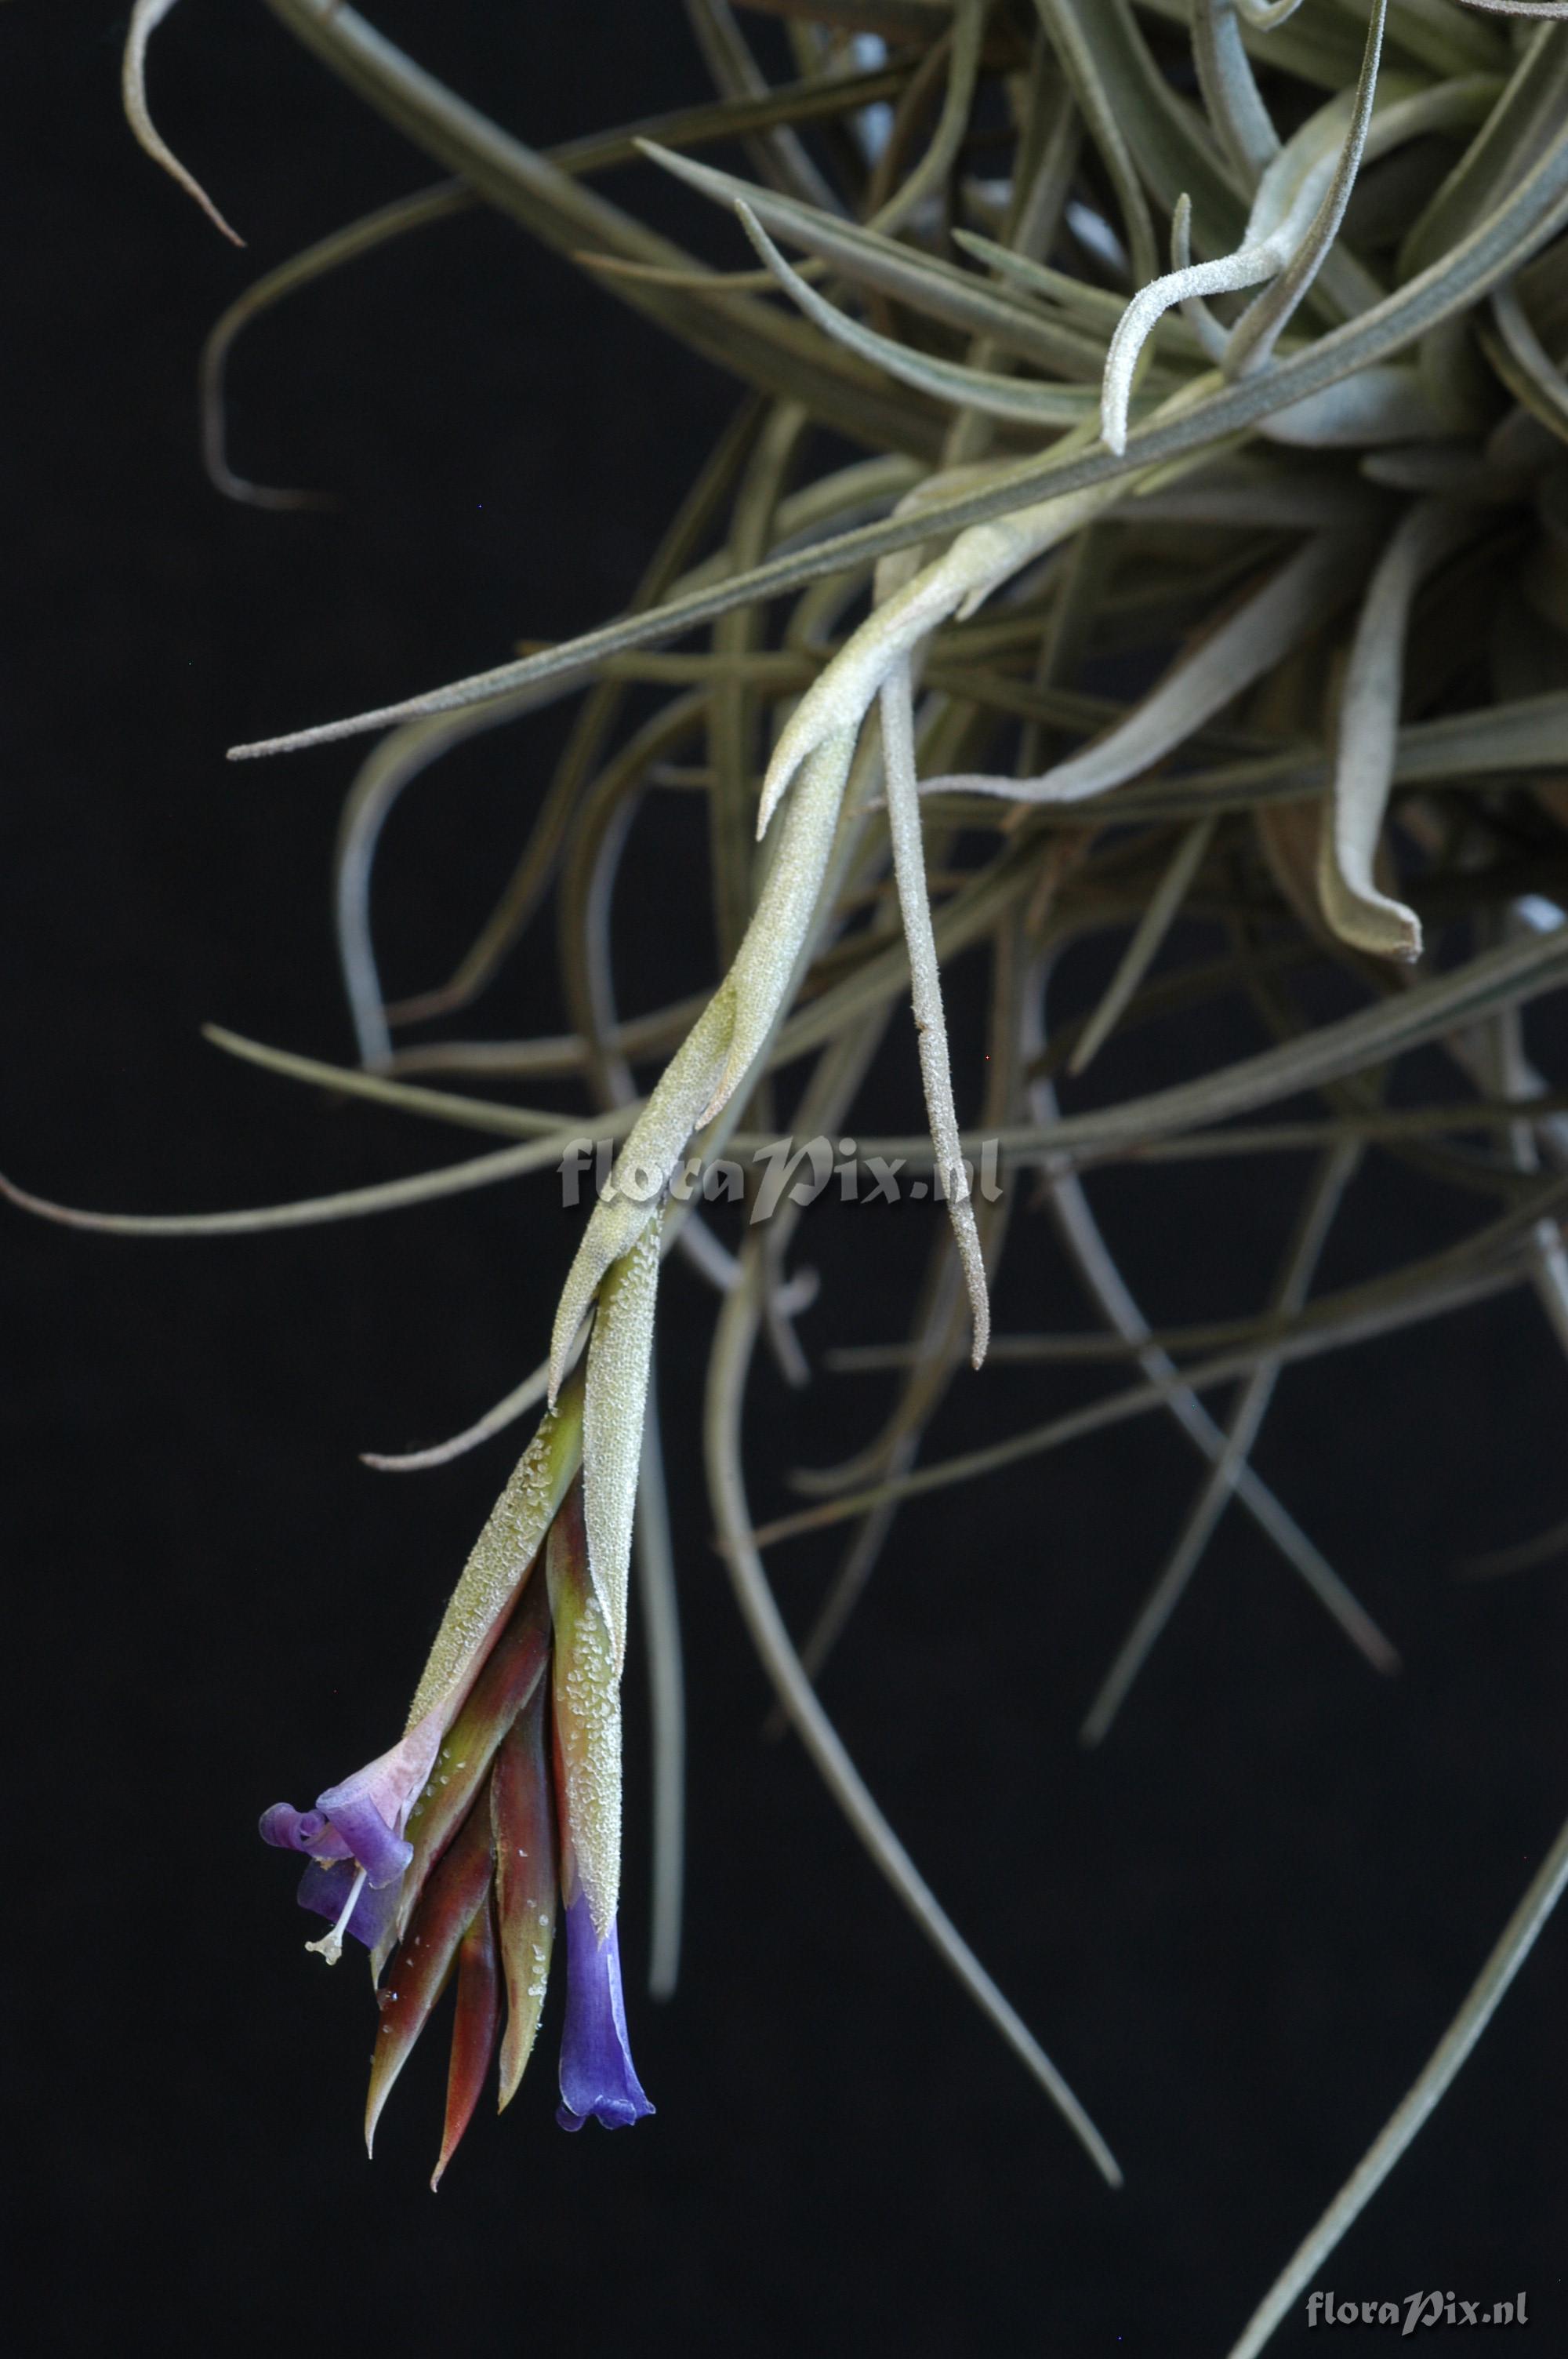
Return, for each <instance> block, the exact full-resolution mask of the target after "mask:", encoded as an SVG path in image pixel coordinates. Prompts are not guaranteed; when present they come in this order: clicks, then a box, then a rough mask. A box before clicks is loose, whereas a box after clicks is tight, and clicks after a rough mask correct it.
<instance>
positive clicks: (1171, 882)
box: [1067, 819, 1215, 1073]
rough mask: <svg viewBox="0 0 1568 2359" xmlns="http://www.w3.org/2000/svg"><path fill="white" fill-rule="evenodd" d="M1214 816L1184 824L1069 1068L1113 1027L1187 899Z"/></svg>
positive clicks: (1087, 1058)
mask: <svg viewBox="0 0 1568 2359" xmlns="http://www.w3.org/2000/svg"><path fill="white" fill-rule="evenodd" d="M1214 830H1215V822H1214V821H1213V820H1212V819H1200V820H1195V821H1194V822H1193V824H1192V826H1191V827H1189V828H1188V829H1186V830H1185V832H1184V834H1183V836H1182V840H1181V842H1180V843H1178V844H1177V846H1176V848H1175V851H1174V852H1173V853H1172V854H1171V858H1170V861H1169V863H1168V864H1167V866H1166V868H1165V871H1164V874H1163V875H1162V877H1161V879H1160V882H1159V883H1158V885H1156V886H1155V887H1154V890H1153V892H1152V894H1151V895H1150V897H1149V902H1148V907H1147V908H1145V909H1144V912H1143V915H1142V916H1141V918H1140V919H1139V920H1138V923H1137V925H1136V926H1135V927H1134V928H1133V930H1132V934H1131V937H1130V940H1129V941H1128V944H1127V948H1126V949H1125V950H1124V951H1123V952H1122V954H1121V957H1120V958H1119V961H1118V962H1117V967H1116V972H1115V973H1114V974H1113V975H1112V976H1111V979H1110V981H1109V983H1108V984H1107V985H1106V989H1105V995H1104V997H1103V998H1102V999H1101V1001H1100V1003H1099V1006H1098V1007H1097V1008H1096V1009H1095V1011H1094V1014H1093V1015H1092V1016H1090V1018H1089V1020H1088V1022H1087V1024H1086V1025H1085V1027H1084V1029H1083V1032H1082V1034H1081V1035H1080V1037H1079V1039H1078V1042H1077V1046H1076V1048H1075V1049H1074V1050H1073V1053H1072V1056H1071V1057H1070V1058H1069V1059H1068V1060H1067V1070H1068V1071H1069V1072H1070V1073H1081V1072H1083V1071H1085V1069H1086V1068H1087V1066H1088V1065H1089V1063H1090V1062H1091V1061H1092V1060H1093V1059H1094V1058H1095V1057H1097V1056H1098V1054H1099V1051H1100V1049H1102V1048H1103V1047H1104V1046H1105V1044H1106V1042H1107V1040H1108V1039H1109V1038H1110V1036H1111V1034H1112V1032H1113V1031H1114V1030H1115V1029H1116V1026H1117V1023H1118V1021H1119V1017H1120V1016H1121V1015H1122V1012H1123V1011H1124V1009H1125V1008H1126V1006H1127V1003H1128V1001H1129V1000H1130V998H1131V997H1132V995H1133V994H1134V992H1135V991H1136V990H1137V988H1138V986H1139V984H1141V982H1142V980H1143V978H1144V976H1145V975H1146V974H1147V973H1148V972H1149V969H1150V966H1151V964H1152V962H1153V961H1154V959H1155V958H1156V957H1157V956H1158V954H1159V951H1160V946H1161V944H1162V942H1163V940H1164V939H1165V937H1166V935H1167V934H1168V933H1169V932H1170V929H1171V928H1172V926H1173V923H1174V922H1175V919H1176V918H1177V916H1178V914H1179V912H1180V910H1181V906H1182V903H1183V902H1184V900H1185V899H1186V897H1187V889H1188V887H1189V886H1190V885H1191V884H1192V881H1193V879H1194V877H1195V875H1197V873H1198V870H1199V869H1200V868H1201V867H1202V865H1203V862H1204V855H1205V854H1206V852H1207V850H1208V847H1209V844H1210V843H1211V841H1212V839H1213V836H1214Z"/></svg>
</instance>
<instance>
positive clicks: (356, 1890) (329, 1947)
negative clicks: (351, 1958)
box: [305, 1868, 366, 1966]
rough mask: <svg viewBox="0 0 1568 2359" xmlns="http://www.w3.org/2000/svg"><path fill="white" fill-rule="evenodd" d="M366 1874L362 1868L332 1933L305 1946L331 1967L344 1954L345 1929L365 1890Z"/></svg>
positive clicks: (351, 1886) (325, 1934)
mask: <svg viewBox="0 0 1568 2359" xmlns="http://www.w3.org/2000/svg"><path fill="white" fill-rule="evenodd" d="M365 1874H366V1871H365V1870H364V1869H363V1868H361V1870H360V1872H359V1874H358V1875H356V1876H355V1878H354V1880H353V1882H352V1884H351V1885H350V1886H349V1897H348V1898H347V1899H346V1900H345V1901H344V1903H343V1913H342V1915H341V1917H340V1918H339V1919H338V1921H337V1923H336V1924H335V1925H334V1926H333V1928H332V1930H331V1931H330V1933H323V1934H322V1936H321V1938H320V1940H319V1941H307V1942H306V1944H305V1946H306V1948H307V1949H308V1950H314V1951H315V1952H316V1954H317V1956H318V1957H319V1958H325V1959H326V1961H327V1963H328V1964H329V1965H330V1966H335V1965H336V1964H337V1962H338V1960H339V1959H340V1958H341V1956H342V1954H343V1929H344V1927H345V1926H346V1925H347V1923H348V1921H349V1919H350V1918H351V1916H352V1915H353V1913H354V1903H355V1901H356V1900H357V1899H358V1898H359V1897H360V1894H361V1892H362V1890H363V1889H364V1880H365Z"/></svg>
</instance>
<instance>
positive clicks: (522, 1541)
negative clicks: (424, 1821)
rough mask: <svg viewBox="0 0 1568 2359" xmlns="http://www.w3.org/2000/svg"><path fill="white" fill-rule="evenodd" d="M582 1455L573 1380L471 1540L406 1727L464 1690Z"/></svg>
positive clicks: (579, 1395)
mask: <svg viewBox="0 0 1568 2359" xmlns="http://www.w3.org/2000/svg"><path fill="white" fill-rule="evenodd" d="M581 1458H582V1388H581V1386H580V1385H579V1384H577V1383H576V1382H574V1383H572V1384H571V1385H569V1386H567V1387H566V1388H565V1389H564V1390H563V1391H562V1393H561V1394H560V1396H559V1397H558V1398H557V1401H556V1404H555V1406H554V1408H548V1409H546V1412H545V1414H544V1416H543V1418H542V1419H540V1421H539V1428H538V1430H537V1432H536V1433H535V1436H534V1439H533V1440H532V1441H530V1443H529V1444H528V1447H527V1449H526V1450H525V1451H524V1452H523V1455H522V1457H521V1458H520V1459H519V1460H518V1462H517V1464H516V1466H515V1467H514V1470H513V1473H512V1478H511V1480H510V1482H509V1483H508V1484H507V1485H506V1488H505V1489H504V1491H503V1493H502V1495H501V1496H500V1498H499V1499H498V1500H497V1501H496V1503H495V1505H494V1506H493V1507H492V1509H491V1512H490V1517H489V1519H488V1521H487V1522H486V1524H485V1527H484V1529H483V1530H482V1531H481V1534H480V1536H479V1538H478V1539H477V1540H476V1541H475V1542H474V1544H473V1548H472V1550H471V1552H470V1556H469V1560H468V1562H467V1564H466V1565H465V1566H464V1567H463V1571H462V1576H461V1578H460V1581H459V1582H458V1585H457V1587H456V1589H454V1590H453V1592H452V1594H451V1597H450V1599H449V1603H448V1605H447V1610H446V1612H445V1613H444V1614H442V1616H441V1624H440V1627H439V1629H438V1631H437V1633H436V1636H435V1640H434V1643H433V1644H432V1646H431V1648H430V1653H429V1658H428V1659H427V1662H426V1665H425V1669H424V1670H423V1672H422V1673H421V1674H420V1679H419V1685H418V1687H417V1688H416V1690H415V1693H414V1701H413V1702H412V1703H411V1704H410V1706H409V1708H408V1726H409V1728H410V1729H414V1728H416V1726H417V1725H418V1723H420V1722H421V1721H422V1720H423V1719H424V1718H425V1717H426V1715H427V1713H428V1712H431V1711H432V1710H434V1709H435V1708H436V1707H437V1706H438V1705H440V1706H441V1707H443V1709H444V1708H445V1707H446V1705H447V1704H448V1703H449V1701H450V1700H451V1698H452V1697H454V1696H460V1695H462V1694H463V1693H465V1692H466V1690H467V1688H468V1686H469V1685H470V1682H471V1680H473V1678H474V1675H475V1673H476V1672H477V1670H478V1669H479V1667H480V1665H481V1663H482V1661H483V1659H484V1652H485V1649H486V1647H488V1646H489V1644H490V1641H491V1639H492V1636H493V1634H494V1631H495V1629H496V1627H497V1625H498V1624H499V1622H500V1620H501V1617H502V1615H503V1614H504V1613H505V1612H506V1610H507V1608H508V1607H509V1606H510V1604H511V1603H512V1600H513V1598H514V1595H515V1594H516V1591H517V1586H518V1583H519V1582H521V1581H523V1580H524V1578H525V1577H526V1575H527V1573H528V1571H529V1568H530V1566H531V1565H532V1564H533V1561H534V1560H535V1557H536V1556H537V1554H538V1552H539V1550H540V1549H541V1548H542V1547H543V1545H544V1541H545V1535H546V1532H547V1531H548V1530H549V1528H550V1525H551V1523H552V1521H553V1520H554V1518H555V1515H556V1511H557V1508H558V1507H559V1506H560V1504H561V1501H562V1500H563V1499H564V1498H565V1497H566V1495H567V1492H568V1489H569V1488H570V1486H571V1484H572V1483H573V1481H574V1480H575V1479H576V1475H577V1471H578V1467H579V1464H580V1462H581Z"/></svg>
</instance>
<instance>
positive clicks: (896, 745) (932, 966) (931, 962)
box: [881, 657, 990, 1368]
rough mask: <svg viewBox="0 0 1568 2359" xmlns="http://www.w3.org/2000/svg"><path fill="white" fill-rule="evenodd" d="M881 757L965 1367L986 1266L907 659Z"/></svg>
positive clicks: (975, 1354) (889, 689)
mask: <svg viewBox="0 0 1568 2359" xmlns="http://www.w3.org/2000/svg"><path fill="white" fill-rule="evenodd" d="M881 724H882V757H883V761H884V764H885V770H886V783H887V806H888V825H889V830H890V832H891V834H892V852H893V867H894V872H895V874H896V876H897V879H898V897H899V907H900V908H901V910H902V912H903V933H904V940H905V942H906V943H907V945H908V949H909V974H910V984H911V988H912V995H913V998H914V1028H915V1032H916V1034H917V1035H918V1038H919V1043H920V1076H921V1081H922V1083H923V1085H924V1087H925V1107H926V1113H927V1115H928V1116H929V1119H930V1123H931V1137H932V1144H933V1145H934V1147H935V1150H936V1166H935V1168H936V1171H937V1174H938V1177H939V1180H940V1183H941V1192H942V1193H943V1195H945V1196H946V1200H947V1211H948V1216H949V1218H950V1219H951V1221H952V1223H953V1234H954V1237H955V1239H956V1241H957V1247H958V1258H959V1260H960V1262H961V1263H962V1265H963V1269H964V1278H965V1282H966V1284H967V1286H968V1293H969V1317H970V1321H971V1325H972V1329H973V1342H972V1345H971V1350H970V1360H971V1364H972V1365H974V1366H975V1367H977V1368H978V1367H979V1365H980V1364H981V1362H982V1361H983V1360H984V1358H985V1356H986V1344H987V1343H988V1342H989V1336H990V1303H989V1298H988V1295H987V1291H986V1260H985V1254H984V1252H983V1251H982V1249H981V1245H980V1239H979V1230H978V1229H977V1228H976V1226H975V1208H974V1205H973V1203H972V1201H970V1192H971V1191H970V1186H969V1179H968V1172H967V1170H966V1169H965V1166H964V1158H963V1152H962V1149H961V1147H960V1146H959V1144H958V1116H957V1110H956V1108H955V1106H954V1103H953V1075H952V1071H951V1068H950V1065H949V1062H948V1057H947V1025H946V1017H945V1016H944V1014H943V1011H942V982H941V975H940V972H939V970H938V967H937V962H936V943H935V936H934V934H933V932H932V928H931V904H930V900H929V898H928V897H927V892H926V885H925V845H924V843H923V841H922V838H921V825H920V789H919V787H918V785H917V784H916V781H915V768H914V689H913V685H912V680H911V674H910V668H909V659H908V658H907V657H906V658H903V661H901V662H899V663H897V664H895V665H894V666H893V668H892V671H891V673H890V674H889V676H888V678H887V679H886V680H885V681H884V682H883V685H882V690H881Z"/></svg>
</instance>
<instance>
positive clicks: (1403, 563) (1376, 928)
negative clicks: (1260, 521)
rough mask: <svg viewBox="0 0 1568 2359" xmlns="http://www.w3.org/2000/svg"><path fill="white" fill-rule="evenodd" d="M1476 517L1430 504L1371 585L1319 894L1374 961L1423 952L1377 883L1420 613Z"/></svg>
mask: <svg viewBox="0 0 1568 2359" xmlns="http://www.w3.org/2000/svg"><path fill="white" fill-rule="evenodd" d="M1475 530H1476V517H1475V511H1474V510H1466V509H1464V508H1462V507H1458V506H1454V504H1453V503H1451V502H1448V501H1444V500H1422V501H1420V502H1418V503H1417V505H1416V506H1414V507H1412V508H1411V510H1410V511H1409V512H1408V514H1407V515H1406V516H1404V517H1402V518H1401V520H1400V524H1399V526H1398V527H1397V528H1396V530H1395V532H1394V535H1393V537H1392V538H1391V539H1390V542H1389V545H1388V548H1387V549H1385V550H1384V552H1383V555H1382V557H1381V558H1380V559H1379V561H1378V566H1377V570H1376V571H1375V572H1374V573H1373V575H1372V579H1371V581H1370V582H1368V587H1367V595H1366V598H1365V600H1364V601H1363V603H1362V606H1361V612H1360V614H1359V615H1358V617H1357V624H1356V635H1355V637H1354V638H1353V639H1352V641H1351V644H1350V659H1349V663H1348V665H1347V667H1346V674H1345V682H1344V686H1343V688H1342V690H1341V691H1340V701H1339V722H1338V729H1337V733H1336V735H1337V743H1336V756H1335V765H1334V783H1333V787H1332V788H1331V789H1330V794H1329V803H1328V810H1327V812H1326V814H1325V825H1324V827H1323V830H1322V832H1321V835H1320V837H1319V846H1320V858H1319V869H1318V893H1319V897H1320V899H1321V901H1322V904H1323V913H1324V916H1325V918H1326V919H1327V920H1328V922H1329V924H1330V925H1331V926H1332V927H1333V929H1334V930H1335V932H1336V934H1337V935H1338V936H1339V938H1340V940H1342V941H1346V942H1349V943H1350V944H1351V945H1352V947H1353V948H1354V949H1357V950H1362V951H1370V952H1371V953H1372V954H1373V955H1374V956H1375V957H1379V958H1393V959H1400V960H1403V961H1405V962H1410V961H1412V960H1414V959H1416V958H1418V957H1419V956H1420V955H1421V921H1420V919H1418V918H1417V916H1416V914H1415V912H1414V910H1413V909H1410V908H1406V907H1405V905H1404V903H1403V902H1402V901H1396V900H1393V899H1391V898H1390V896H1389V895H1387V894H1386V893H1384V892H1382V891H1381V890H1380V889H1379V886H1378V885H1377V883H1376V881H1375V879H1374V876H1373V865H1374V862H1375V860H1376V856H1377V850H1378V842H1379V836H1380V835H1381V832H1382V827H1383V817H1384V813H1385V811H1386V810H1387V809H1388V801H1389V793H1390V788H1391V787H1392V785H1393V777H1394V755H1395V748H1396V746H1397V745H1398V742H1399V729H1400V687H1401V683H1402V681H1403V679H1404V647H1405V635H1406V631H1407V629H1408V627H1409V623H1410V612H1411V605H1412V604H1413V603H1414V600H1415V596H1416V592H1417V591H1418V590H1419V589H1420V587H1421V585H1422V582H1423V581H1424V580H1425V579H1426V577H1427V575H1428V574H1429V573H1431V572H1433V571H1434V570H1435V569H1436V568H1437V567H1438V566H1439V565H1441V564H1442V562H1443V560H1444V558H1445V557H1448V556H1450V555H1451V554H1452V553H1453V551H1454V549H1456V548H1458V547H1459V546H1460V544H1461V543H1462V542H1463V541H1464V540H1465V538H1468V537H1469V535H1470V534H1472V533H1473V532H1474V531H1475Z"/></svg>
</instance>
